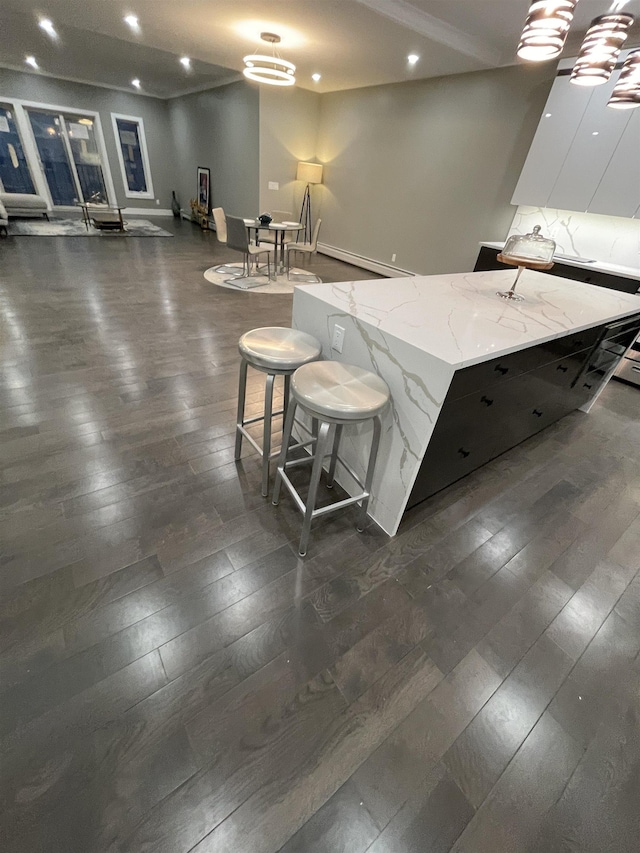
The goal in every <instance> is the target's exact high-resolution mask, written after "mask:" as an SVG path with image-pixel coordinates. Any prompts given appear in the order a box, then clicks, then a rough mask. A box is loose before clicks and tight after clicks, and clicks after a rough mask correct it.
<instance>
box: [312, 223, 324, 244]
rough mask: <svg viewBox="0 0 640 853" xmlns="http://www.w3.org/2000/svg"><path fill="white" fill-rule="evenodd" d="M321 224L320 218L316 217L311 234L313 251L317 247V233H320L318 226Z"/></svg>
mask: <svg viewBox="0 0 640 853" xmlns="http://www.w3.org/2000/svg"><path fill="white" fill-rule="evenodd" d="M321 225H322V219H316V224H315V226H314V229H313V235H312V237H311V251H312V252H315V251H317V249H318V234H319V233H320V226H321Z"/></svg>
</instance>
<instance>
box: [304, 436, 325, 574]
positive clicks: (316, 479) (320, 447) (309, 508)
mask: <svg viewBox="0 0 640 853" xmlns="http://www.w3.org/2000/svg"><path fill="white" fill-rule="evenodd" d="M330 427H331V425H330V424H328V423H325V422H324V421H323V422H322V423H321V424H320V431H319V433H318V441H317V443H316V453H315V458H314V460H313V468H312V470H311V483H310V484H309V494H308V495H307V505H306V509H305V513H304V521H303V523H302V535H301V536H300V547H299V549H298V553H299V554H300V556H301V557H305V556H306V554H307V545H308V544H309V534H310V532H311V515H312V513H313V511H314V509H315V507H316V497H317V494H318V484H319V483H320V475H321V474H322V462H323V460H324V456H325V453H326V451H327V444H328V442H329V429H330Z"/></svg>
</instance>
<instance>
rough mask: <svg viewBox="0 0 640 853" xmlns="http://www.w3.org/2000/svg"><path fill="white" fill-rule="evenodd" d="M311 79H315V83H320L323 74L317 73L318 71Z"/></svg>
mask: <svg viewBox="0 0 640 853" xmlns="http://www.w3.org/2000/svg"><path fill="white" fill-rule="evenodd" d="M311 79H312V80H313V82H314V83H318V82H320V80H322V74H317V73H316V74H312V75H311Z"/></svg>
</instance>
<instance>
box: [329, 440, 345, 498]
mask: <svg viewBox="0 0 640 853" xmlns="http://www.w3.org/2000/svg"><path fill="white" fill-rule="evenodd" d="M341 438H342V424H336V431H335V435H334V436H333V451H332V453H331V462H330V463H329V482H328V483H327V488H328V489H332V488H333V481H334V479H335V476H336V462H337V461H338V448H339V447H340V439H341Z"/></svg>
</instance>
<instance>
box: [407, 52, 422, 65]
mask: <svg viewBox="0 0 640 853" xmlns="http://www.w3.org/2000/svg"><path fill="white" fill-rule="evenodd" d="M419 59H420V57H419V56H418V54H417V53H410V54H409V56H407V62H408V63H409V65H415V64H416V62H417V61H418V60H419Z"/></svg>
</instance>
